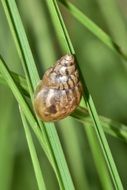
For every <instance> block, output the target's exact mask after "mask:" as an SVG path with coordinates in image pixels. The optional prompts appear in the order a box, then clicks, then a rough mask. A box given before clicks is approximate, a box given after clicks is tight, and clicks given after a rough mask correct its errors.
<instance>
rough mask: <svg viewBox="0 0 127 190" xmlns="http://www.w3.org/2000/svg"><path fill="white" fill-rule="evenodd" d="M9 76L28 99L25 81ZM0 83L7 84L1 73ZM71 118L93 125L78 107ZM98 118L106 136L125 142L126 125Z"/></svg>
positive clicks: (126, 139) (17, 76) (126, 137)
mask: <svg viewBox="0 0 127 190" xmlns="http://www.w3.org/2000/svg"><path fill="white" fill-rule="evenodd" d="M11 75H12V78H13V80H14V81H15V83H16V84H17V86H18V87H19V90H20V89H22V93H23V95H24V96H27V97H30V96H29V92H28V88H27V84H26V80H25V79H24V78H23V77H22V76H20V75H18V74H16V73H14V72H12V71H11ZM19 79H20V80H19ZM0 83H1V84H4V85H7V82H6V81H5V79H4V78H3V76H2V74H1V73H0ZM71 116H72V117H73V118H75V119H77V120H78V121H79V122H81V123H84V122H85V124H87V123H88V125H90V126H93V123H92V121H91V118H90V117H89V114H88V111H87V109H84V108H82V107H78V108H77V109H76V110H75V112H73V113H72V114H71ZM99 118H100V120H101V124H102V126H103V129H104V131H105V132H106V133H107V134H109V135H111V136H114V137H117V138H119V139H120V140H122V141H125V142H127V126H126V125H124V124H122V123H118V122H116V121H113V120H112V119H109V118H106V117H104V116H100V117H99Z"/></svg>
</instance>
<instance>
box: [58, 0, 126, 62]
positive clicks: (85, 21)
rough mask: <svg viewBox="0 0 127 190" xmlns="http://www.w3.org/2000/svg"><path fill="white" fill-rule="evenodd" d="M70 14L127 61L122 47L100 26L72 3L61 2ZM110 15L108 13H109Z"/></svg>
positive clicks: (61, 0) (62, 0)
mask: <svg viewBox="0 0 127 190" xmlns="http://www.w3.org/2000/svg"><path fill="white" fill-rule="evenodd" d="M59 1H60V2H61V3H62V4H63V5H64V6H65V7H66V8H67V9H68V10H69V12H70V13H71V14H72V15H73V16H74V17H75V18H76V19H77V20H78V21H79V22H80V23H81V24H82V25H83V26H85V27H86V28H87V29H88V30H89V31H90V32H91V33H92V34H94V35H95V36H96V37H97V38H98V39H99V40H101V41H102V42H103V43H104V44H105V45H106V46H108V47H109V48H110V49H111V50H113V51H114V52H116V53H117V54H119V55H120V56H122V58H124V59H127V54H126V53H125V52H124V51H122V49H121V47H120V46H119V45H118V44H117V43H115V42H114V41H113V39H112V38H111V37H110V36H109V35H108V34H106V33H105V32H104V31H103V30H102V29H101V28H100V27H99V26H97V25H96V24H95V23H94V22H93V21H92V20H90V19H89V18H88V17H87V16H86V15H85V14H84V13H83V12H82V11H80V10H79V9H78V8H77V7H76V6H74V5H73V4H72V3H70V2H68V1H65V0H59ZM107 14H108V11H107Z"/></svg>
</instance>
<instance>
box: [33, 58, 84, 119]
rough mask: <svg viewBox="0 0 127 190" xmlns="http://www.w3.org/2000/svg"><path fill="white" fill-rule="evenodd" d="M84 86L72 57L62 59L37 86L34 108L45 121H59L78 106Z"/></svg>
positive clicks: (46, 73)
mask: <svg viewBox="0 0 127 190" xmlns="http://www.w3.org/2000/svg"><path fill="white" fill-rule="evenodd" d="M81 95H82V85H81V82H80V80H79V74H78V70H77V69H76V63H75V61H74V57H73V56H72V55H65V56H63V57H61V59H60V60H58V61H57V62H56V64H55V65H54V66H53V67H51V68H49V69H48V70H47V71H46V72H45V74H44V76H43V79H42V80H41V82H40V83H39V85H38V86H37V89H36V92H35V97H34V107H35V111H36V113H37V115H38V116H39V117H40V118H41V119H42V120H43V121H57V120H60V119H63V118H65V117H66V116H68V115H70V114H71V113H72V112H73V111H74V110H75V108H76V107H77V106H78V104H79V102H80V99H81Z"/></svg>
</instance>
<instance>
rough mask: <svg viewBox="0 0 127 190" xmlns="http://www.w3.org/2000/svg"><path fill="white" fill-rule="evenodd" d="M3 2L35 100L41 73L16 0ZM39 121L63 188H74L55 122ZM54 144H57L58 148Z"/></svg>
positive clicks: (31, 93) (3, 0)
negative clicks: (36, 64)
mask: <svg viewBox="0 0 127 190" xmlns="http://www.w3.org/2000/svg"><path fill="white" fill-rule="evenodd" d="M2 4H3V7H4V10H5V13H6V16H7V19H8V22H9V25H10V28H11V31H12V33H13V37H14V39H15V42H16V45H17V47H18V48H17V49H18V52H19V55H20V57H21V60H22V64H23V68H24V71H25V75H26V78H27V83H28V87H29V90H30V96H31V100H33V90H34V89H35V88H36V85H37V82H38V81H39V75H38V72H37V69H36V66H35V63H34V60H33V56H32V53H31V50H30V47H29V44H28V41H27V37H26V34H25V31H24V28H23V25H22V21H21V18H20V15H19V12H18V10H17V6H16V3H15V1H14V0H12V1H10V0H6V1H5V0H2ZM38 123H39V126H40V128H41V130H42V135H43V138H44V139H45V142H46V144H47V149H48V152H50V155H51V156H52V161H53V162H54V169H55V172H56V176H57V179H58V182H59V185H60V187H61V189H63V188H65V189H70V190H71V189H72V190H73V189H74V185H73V182H72V179H71V175H70V172H69V169H68V166H67V163H66V160H65V157H64V153H63V151H62V147H61V144H60V141H59V138H58V135H57V132H56V129H55V126H54V124H53V123H50V124H48V123H45V124H43V123H42V122H40V121H39V120H38ZM54 145H57V149H56V146H54Z"/></svg>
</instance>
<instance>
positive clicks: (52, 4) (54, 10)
mask: <svg viewBox="0 0 127 190" xmlns="http://www.w3.org/2000/svg"><path fill="white" fill-rule="evenodd" d="M47 5H48V7H49V10H50V13H51V15H52V18H53V23H55V22H58V20H59V25H58V24H57V28H56V24H55V25H54V26H55V29H56V31H57V30H58V31H60V30H61V31H62V33H63V36H64V39H63V38H62V39H61V41H62V43H63V44H65V45H64V47H66V45H67V46H68V48H67V49H66V51H67V52H69V53H72V54H75V52H74V48H73V46H72V43H71V41H70V38H69V35H68V33H67V30H66V27H65V25H64V22H63V19H62V16H61V14H60V11H59V8H58V5H57V2H56V0H48V1H47ZM58 27H59V28H58ZM68 49H69V51H68ZM80 74H81V71H80ZM81 77H82V75H81ZM82 82H83V84H84V87H85V86H86V84H85V80H84V78H83V77H82ZM85 92H86V93H85V94H83V95H84V100H85V102H86V105H87V107H88V110H89V113H90V116H91V118H92V120H93V123H94V129H95V132H96V135H97V138H98V141H99V143H100V146H101V149H102V152H103V156H104V158H105V161H106V163H107V166H108V170H109V172H110V175H111V178H112V181H113V184H114V187H115V189H123V187H122V183H121V180H120V177H119V174H118V171H117V168H116V166H115V163H114V160H113V157H112V154H111V151H110V148H109V146H108V142H107V140H106V137H105V135H104V132H103V129H102V126H101V124H100V121H99V118H98V115H97V112H96V109H95V106H94V103H93V100H92V97H91V95H90V94H89V92H88V90H85Z"/></svg>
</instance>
